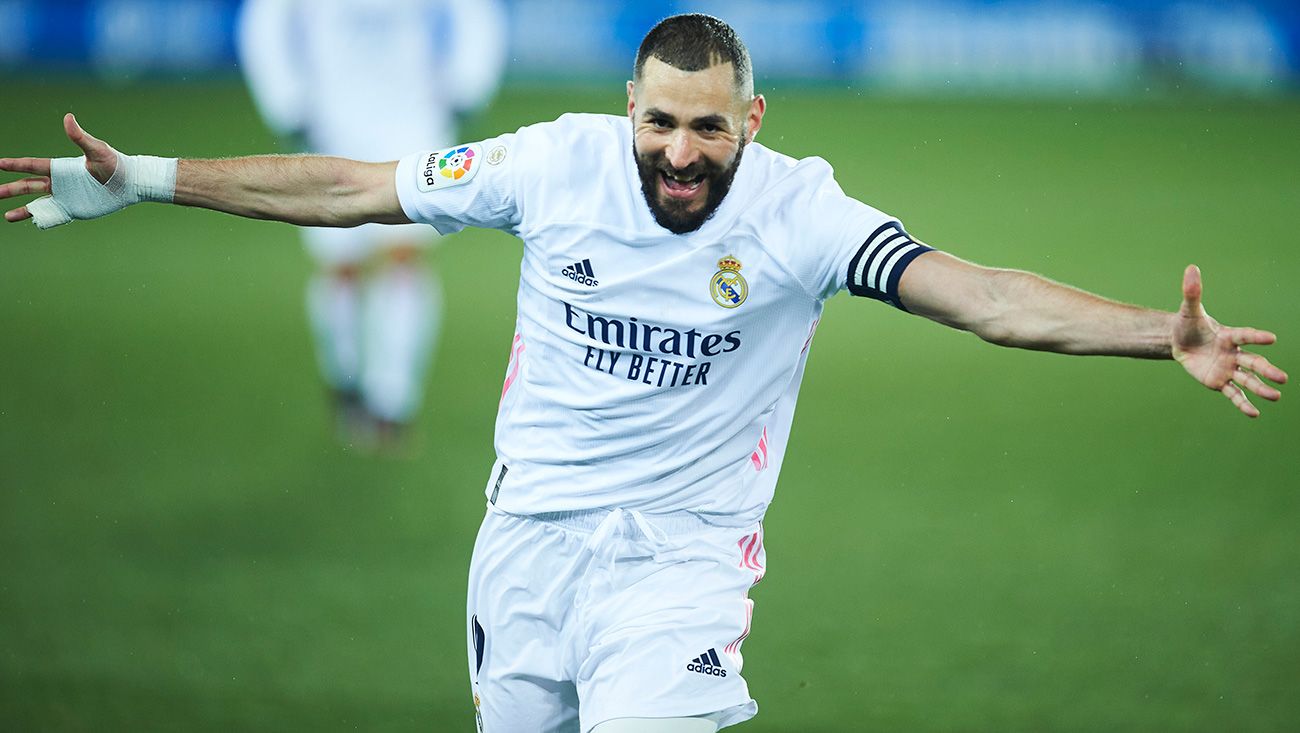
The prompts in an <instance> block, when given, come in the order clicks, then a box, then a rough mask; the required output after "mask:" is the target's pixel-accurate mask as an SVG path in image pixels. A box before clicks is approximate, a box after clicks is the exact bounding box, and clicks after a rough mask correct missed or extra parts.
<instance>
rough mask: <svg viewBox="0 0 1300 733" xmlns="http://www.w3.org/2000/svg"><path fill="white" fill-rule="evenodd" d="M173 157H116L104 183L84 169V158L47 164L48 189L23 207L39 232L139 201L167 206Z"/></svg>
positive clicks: (173, 171)
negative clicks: (110, 174) (155, 202)
mask: <svg viewBox="0 0 1300 733" xmlns="http://www.w3.org/2000/svg"><path fill="white" fill-rule="evenodd" d="M176 163H177V159H176V158H159V157H155V156H152V155H122V154H121V153H118V154H117V168H116V169H115V170H114V171H113V175H112V176H111V177H110V178H109V179H108V182H107V183H100V182H99V181H97V180H95V177H94V176H92V175H90V171H88V170H86V156H84V155H83V156H81V157H80V158H55V159H53V160H51V161H50V190H51V191H52V194H51V195H49V196H43V197H41V198H39V199H36V200H35V201H33V202H31V203H29V204H27V211H28V212H29V213H31V215H32V221H34V222H35V223H36V226H37V227H38V228H40V229H49V228H51V227H56V226H59V225H60V224H67V223H68V222H70V221H72V220H73V219H97V218H99V217H101V216H106V215H108V214H112V213H113V212H115V211H119V210H121V209H124V208H126V207H127V206H130V205H131V204H137V203H140V202H141V201H160V202H163V203H170V202H171V200H172V199H173V198H174V197H175V196H176Z"/></svg>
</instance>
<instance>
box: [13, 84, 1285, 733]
mask: <svg viewBox="0 0 1300 733" xmlns="http://www.w3.org/2000/svg"><path fill="white" fill-rule="evenodd" d="M6 99H7V100H9V101H11V102H13V104H11V105H7V106H6V112H5V122H4V133H3V135H0V146H2V147H3V150H0V154H3V155H25V154H42V155H49V154H64V155H66V154H72V151H71V148H70V147H69V145H68V144H67V143H66V141H64V140H63V139H62V135H61V131H60V126H59V116H60V114H61V113H62V112H64V111H66V110H72V111H74V112H76V113H78V115H79V118H80V119H81V121H82V122H83V124H84V125H85V126H86V127H87V128H88V129H89V130H90V131H91V132H92V133H94V134H97V135H100V136H102V137H104V138H106V139H107V140H109V141H110V142H112V143H114V144H115V145H117V146H119V147H120V148H121V149H123V150H126V151H128V152H142V153H143V152H148V153H154V154H173V155H175V154H181V155H186V156H216V155H234V154H244V153H255V152H269V151H272V150H274V147H273V141H272V139H271V137H270V136H269V135H268V133H267V132H266V131H265V130H264V129H263V127H262V126H261V125H260V124H259V122H258V121H257V119H256V117H255V116H254V114H253V111H252V108H251V105H250V104H249V102H248V98H247V96H246V94H245V93H244V92H243V91H242V89H241V88H240V87H239V86H238V85H237V84H235V83H233V82H208V83H202V84H196V85H190V86H186V85H156V86H138V87H126V88H111V87H103V86H92V85H90V84H78V83H72V82H66V81H64V82H59V81H52V82H49V83H41V84H37V83H18V82H10V83H7V84H6ZM622 107H623V100H622V98H621V93H620V90H619V87H618V86H617V85H613V86H611V87H610V88H609V89H608V90H607V91H602V92H589V91H581V90H573V89H564V90H524V89H513V90H509V91H507V93H505V94H504V95H503V96H502V97H501V99H500V100H499V102H498V103H497V104H496V105H495V106H494V107H493V108H492V110H491V111H490V112H489V113H488V114H486V115H485V116H484V117H482V118H481V119H478V120H476V121H475V122H474V123H473V125H472V127H471V128H470V129H469V130H467V132H466V138H467V139H468V138H472V137H481V136H486V135H488V134H491V133H493V132H498V131H503V130H507V129H513V128H514V127H516V126H518V125H520V124H524V123H527V122H531V121H537V120H542V119H548V118H551V117H553V116H555V115H556V114H558V113H560V112H562V111H565V110H571V109H577V110H588V111H609V112H615V113H617V112H619V111H620V110H621V109H622ZM1298 130H1300V104H1297V103H1296V102H1294V101H1290V102H1283V101H1273V102H1267V101H1237V102H1234V101H1227V100H1222V99H1217V100H1209V99H1200V98H1178V99H1162V100H1147V101H1131V102H1125V103H1113V102H1102V101H1076V102H1050V103H1025V102H980V101H963V100H948V101H926V100H908V99H898V98H894V99H873V98H872V97H871V96H870V95H869V94H865V93H863V94H859V93H850V92H833V91H828V90H821V91H812V92H801V91H798V90H796V89H794V88H793V87H780V88H776V89H774V90H771V91H770V93H769V114H768V117H767V120H766V126H765V127H764V129H763V131H762V133H761V135H760V137H759V140H760V141H761V142H764V143H766V144H768V145H769V146H772V147H774V148H777V149H779V150H782V151H784V152H786V153H789V154H792V155H797V156H806V155H820V156H822V157H825V158H826V159H828V160H829V161H830V162H831V164H832V165H834V166H835V167H836V170H837V171H838V177H839V180H840V182H841V183H842V185H843V186H844V188H845V189H846V190H847V191H848V192H850V193H852V194H854V195H856V196H858V197H860V198H862V199H863V200H865V201H868V202H870V203H872V204H873V205H875V206H877V207H878V208H881V209H883V210H886V211H889V212H891V213H893V214H896V215H898V216H900V217H901V218H902V219H903V220H904V222H906V223H907V224H908V227H909V229H910V230H911V231H912V232H913V234H915V235H916V236H918V237H919V238H920V239H922V240H925V241H927V242H929V243H931V244H933V245H935V246H938V247H942V248H945V249H948V250H950V251H952V252H954V253H956V254H959V255H961V256H963V257H966V258H968V259H971V260H974V261H977V262H981V263H986V264H995V265H1003V266H1014V267H1021V268H1025V269H1030V270H1034V271H1038V272H1041V273H1044V274H1046V275H1048V276H1050V277H1053V278H1057V279H1060V280H1064V281H1067V282H1070V283H1073V284H1076V285H1079V286H1081V287H1084V288H1088V289H1091V290H1096V291H1099V292H1102V293H1104V294H1106V295H1109V296H1112V297H1115V298H1119V299H1122V300H1126V301H1131V302H1137V303H1141V304H1144V305H1150V306H1158V307H1164V308H1173V307H1175V306H1176V305H1177V303H1178V297H1179V290H1178V288H1179V282H1180V277H1181V272H1182V268H1183V266H1184V265H1185V264H1187V263H1189V262H1195V263H1197V264H1199V265H1200V266H1201V267H1202V269H1203V270H1204V273H1205V283H1206V284H1205V287H1206V303H1207V306H1208V308H1209V310H1210V312H1211V313H1212V314H1213V315H1215V316H1216V317H1218V318H1219V319H1220V320H1222V321H1224V322H1226V323H1231V324H1237V325H1256V326H1260V327H1264V328H1270V329H1273V330H1275V331H1277V332H1278V333H1279V335H1280V337H1281V339H1282V340H1281V342H1280V343H1279V344H1278V345H1277V346H1274V347H1272V348H1268V349H1265V350H1264V351H1265V353H1267V354H1268V356H1269V357H1270V358H1271V359H1273V360H1274V362H1275V363H1277V364H1279V365H1281V366H1283V367H1284V368H1286V367H1289V368H1290V369H1291V371H1292V373H1293V374H1296V373H1298V372H1300V310H1298V309H1297V305H1296V302H1297V301H1296V295H1295V293H1296V287H1297V282H1300V242H1297V239H1296V231H1297V229H1300V227H1298V226H1297V225H1298V224H1300V214H1297V211H1298V210H1300V187H1298V186H1297V184H1296V180H1297V178H1296V171H1297V170H1300V135H1297V131H1298ZM591 163H592V162H591V161H584V160H581V159H580V158H579V157H578V156H577V155H576V154H575V158H574V159H573V160H569V161H557V164H568V165H582V166H590V165H591ZM519 251H520V247H519V244H518V243H517V242H515V241H514V240H512V239H511V238H509V237H507V236H505V235H502V234H499V233H494V232H486V233H485V232H469V233H465V234H463V235H461V236H458V237H456V238H455V239H454V240H451V241H448V242H447V243H446V244H445V245H444V246H443V247H442V248H441V250H440V251H438V252H437V253H436V256H435V258H434V259H435V261H436V266H437V267H438V268H439V270H440V271H441V272H442V275H443V277H444V281H445V284H446V291H447V302H448V306H447V322H446V326H445V332H444V338H443V340H442V344H441V347H440V349H439V355H438V358H437V362H436V366H435V368H434V370H433V372H432V374H431V375H430V378H429V391H430V394H429V401H428V402H429V404H428V408H427V409H426V410H425V411H424V412H423V414H422V415H421V417H420V420H419V424H418V429H419V432H420V436H421V438H420V452H419V455H418V456H417V457H416V458H415V459H414V460H410V461H385V460H374V459H368V458H364V457H361V456H358V455H356V454H355V453H352V452H349V451H346V450H343V449H340V448H339V447H336V445H335V444H334V443H333V441H332V440H331V437H330V434H329V430H328V429H327V427H326V425H327V410H326V405H325V402H324V399H323V394H322V390H321V388H320V387H319V385H318V384H317V381H316V376H315V371H314V363H313V359H312V353H311V348H310V343H309V341H308V337H307V328H306V325H305V323H304V316H303V313H302V300H303V296H302V287H303V284H304V280H305V277H306V274H307V272H308V263H307V259H306V256H305V255H304V254H303V253H302V252H301V249H300V247H299V246H298V243H297V240H296V235H295V233H294V231H293V229H292V228H291V227H289V226H285V225H279V224H267V223H260V222H249V221H243V220H238V219H235V218H233V217H227V216H222V215H218V214H213V213H210V212H198V211H189V210H181V209H174V208H166V207H161V206H156V205H146V206H140V207H136V208H134V209H132V210H129V211H126V212H124V213H122V214H120V215H118V216H116V217H114V218H112V219H109V220H105V221H99V222H90V223H76V224H74V225H72V226H67V227H62V228H60V229H57V230H53V231H49V232H44V233H38V232H37V231H36V230H35V229H34V228H33V227H31V226H30V224H25V225H22V226H17V225H6V226H3V227H0V729H3V730H7V731H19V730H24V731H26V730H32V731H36V730H39V731H64V730H69V731H71V730H96V731H133V730H158V729H161V730H186V731H217V730H223V731H224V730H230V729H233V730H245V731H282V730H344V729H349V730H351V729H356V730H393V731H397V730H412V731H415V730H423V731H428V730H437V731H442V730H471V729H472V726H473V722H472V720H473V708H472V703H471V700H470V693H469V688H468V684H467V681H466V672H465V652H464V649H465V639H464V631H463V630H464V624H465V621H464V617H463V613H464V611H463V607H464V587H465V573H466V567H467V564H468V559H469V552H470V548H471V543H472V540H473V536H474V533H475V530H476V528H477V523H478V520H479V518H480V517H481V514H482V506H483V497H482V494H481V490H482V487H483V484H484V482H485V480H486V472H487V470H488V468H489V465H490V462H491V460H492V447H491V430H492V420H493V416H494V413H495V408H496V403H497V398H498V396H499V394H500V383H501V378H502V377H503V375H504V368H505V363H506V358H507V356H508V352H509V347H510V338H511V334H512V323H513V308H514V289H515V281H516V277H517V273H518V257H519ZM1296 398H1297V395H1296V394H1294V390H1291V393H1289V394H1286V395H1285V396H1284V398H1283V400H1282V402H1281V403H1279V404H1277V405H1271V404H1264V405H1262V407H1263V409H1264V415H1263V417H1262V418H1260V419H1259V420H1258V421H1254V422H1252V421H1250V420H1247V419H1246V418H1244V417H1242V416H1240V415H1238V414H1235V411H1234V410H1233V409H1232V407H1231V406H1230V405H1229V404H1228V402H1227V401H1226V400H1224V399H1223V398H1222V397H1220V396H1218V395H1216V394H1213V393H1211V392H1209V391H1208V390H1204V389H1203V388H1201V387H1199V386H1197V385H1195V384H1194V383H1193V382H1192V381H1191V380H1190V379H1188V378H1186V377H1184V376H1183V375H1182V374H1181V371H1180V369H1179V368H1178V367H1177V366H1176V365H1174V364H1172V363H1150V362H1139V361H1128V360H1120V359H1099V358H1068V357H1062V356H1056V355H1049V354H1039V353H1029V352H1020V351H1011V350H1001V349H997V348H994V347H991V346H986V345H984V344H982V343H980V342H979V341H978V340H977V339H975V338H974V337H971V336H967V335H963V334H958V333H954V332H950V331H948V330H946V329H943V328H941V327H939V326H936V325H933V324H930V323H928V322H925V321H922V320H919V319H916V318H913V317H910V316H907V315H905V314H902V313H898V312H894V311H893V310H892V309H889V308H887V307H884V306H880V305H877V304H874V303H868V302H861V301H854V300H850V299H849V298H848V297H847V296H841V297H840V298H837V299H835V300H834V301H832V302H831V303H830V305H829V306H828V313H827V317H826V318H824V320H823V325H822V328H821V330H820V333H819V334H818V336H817V339H816V342H815V345H814V347H813V355H812V358H811V361H810V365H809V368H808V373H807V377H806V379H805V381H804V387H803V397H802V400H801V404H800V407H799V414H798V416H797V418H796V429H795V436H794V440H793V444H792V445H791V447H790V449H789V453H788V455H787V459H786V466H785V470H784V475H783V477H782V485H781V487H780V488H779V490H778V492H777V498H776V502H775V503H774V504H773V506H772V509H771V511H770V513H769V515H768V525H767V531H768V541H767V546H768V550H769V573H768V575H767V579H766V580H765V581H764V583H763V584H762V585H760V586H759V587H758V588H757V589H755V591H754V593H753V597H754V598H755V600H756V604H757V606H756V611H755V629H754V632H753V634H752V636H751V637H750V639H749V641H748V642H747V643H746V645H745V656H746V660H747V665H746V669H745V674H746V677H747V678H748V679H749V680H750V686H751V690H752V692H753V694H754V695H755V697H756V698H757V699H758V700H759V703H760V706H761V708H762V712H761V713H760V715H759V717H758V718H757V719H756V720H755V721H754V722H752V723H750V724H748V725H746V726H744V728H743V730H746V731H751V732H752V733H763V732H768V733H775V732H776V731H802V732H805V733H807V732H813V733H829V732H832V731H859V730H899V731H986V730H1009V731H1088V730H1161V731H1221V730H1234V731H1274V730H1284V729H1293V726H1294V725H1295V724H1296V723H1295V721H1296V720H1298V719H1300V574H1297V567H1300V541H1297V526H1300V491H1298V489H1300V450H1298V449H1300V430H1298V428H1300V412H1298V411H1297V410H1296V409H1295V405H1294V404H1291V403H1292V402H1293V401H1294V400H1295V399H1296ZM1257 404H1259V401H1257Z"/></svg>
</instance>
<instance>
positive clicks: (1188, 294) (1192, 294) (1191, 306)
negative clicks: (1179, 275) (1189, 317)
mask: <svg viewBox="0 0 1300 733" xmlns="http://www.w3.org/2000/svg"><path fill="white" fill-rule="evenodd" d="M1183 309H1184V311H1185V312H1188V313H1200V312H1201V268H1199V267H1197V266H1196V265H1188V266H1187V269H1186V270H1183Z"/></svg>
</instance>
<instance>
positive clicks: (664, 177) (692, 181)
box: [659, 171, 704, 199]
mask: <svg viewBox="0 0 1300 733" xmlns="http://www.w3.org/2000/svg"><path fill="white" fill-rule="evenodd" d="M659 180H660V181H661V182H663V187H664V190H665V191H666V192H667V193H668V195H669V196H672V197H674V198H681V199H686V198H690V197H692V196H694V195H695V194H696V192H697V191H699V190H700V186H701V185H702V184H703V183H704V174H703V173H701V174H700V175H698V176H695V177H693V178H687V177H684V176H681V175H678V174H675V173H668V172H667V171H660V172H659Z"/></svg>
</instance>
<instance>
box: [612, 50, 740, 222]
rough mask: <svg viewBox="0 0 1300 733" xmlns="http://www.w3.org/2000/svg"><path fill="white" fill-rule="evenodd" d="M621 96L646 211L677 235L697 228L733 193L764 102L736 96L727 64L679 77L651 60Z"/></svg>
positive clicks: (662, 63)
mask: <svg viewBox="0 0 1300 733" xmlns="http://www.w3.org/2000/svg"><path fill="white" fill-rule="evenodd" d="M627 93H628V102H627V111H628V116H629V117H630V118H631V119H632V130H633V143H632V146H633V151H632V152H633V155H634V156H635V157H636V167H637V173H638V174H640V177H641V192H642V193H643V194H645V200H646V203H647V204H649V206H650V212H651V213H652V214H654V217H655V221H657V222H658V223H659V225H660V226H662V227H663V228H665V229H667V230H669V231H671V232H674V233H676V234H685V233H687V232H693V231H695V230H696V229H699V228H700V226H702V225H703V224H704V222H705V221H707V220H708V219H709V217H710V216H713V212H715V211H717V209H718V205H719V204H721V203H722V199H723V197H725V196H726V195H727V191H728V190H730V188H731V182H732V179H734V178H735V176H736V170H737V168H739V167H740V156H741V152H742V151H743V150H744V148H745V143H747V142H748V141H749V139H750V138H752V137H753V136H754V134H755V133H757V132H758V128H759V126H760V124H761V121H762V117H763V106H764V102H763V98H762V97H761V96H759V97H754V98H752V99H747V98H744V97H743V96H741V94H740V92H739V91H738V90H737V89H736V84H735V76H734V70H733V68H732V65H731V64H730V63H725V64H715V65H713V66H711V67H709V68H707V69H704V70H701V71H682V70H681V69H677V68H674V67H672V66H669V65H668V64H665V63H664V62H662V61H660V60H659V59H657V58H654V57H651V58H649V59H647V60H646V62H645V65H644V66H643V67H642V72H641V80H640V81H639V82H637V83H636V84H633V83H632V82H628V84H627Z"/></svg>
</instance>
